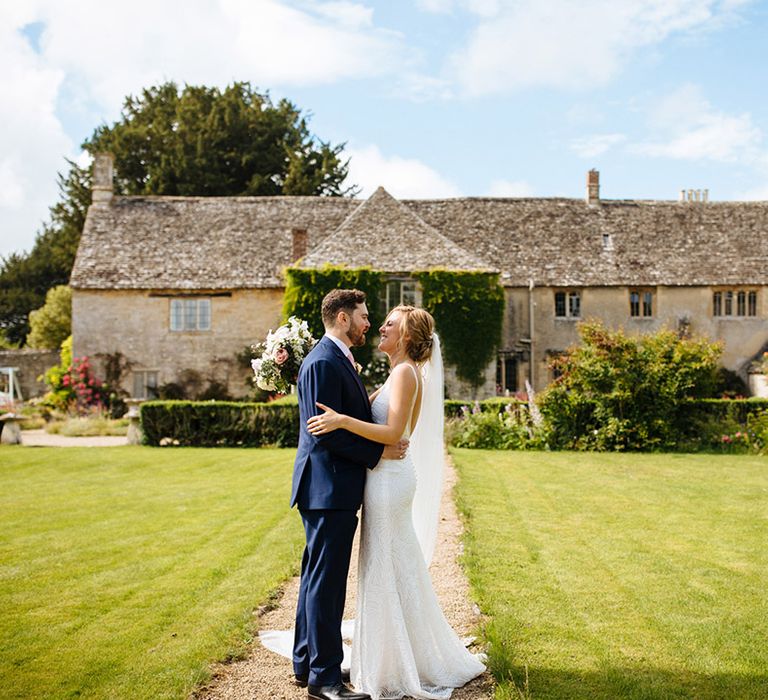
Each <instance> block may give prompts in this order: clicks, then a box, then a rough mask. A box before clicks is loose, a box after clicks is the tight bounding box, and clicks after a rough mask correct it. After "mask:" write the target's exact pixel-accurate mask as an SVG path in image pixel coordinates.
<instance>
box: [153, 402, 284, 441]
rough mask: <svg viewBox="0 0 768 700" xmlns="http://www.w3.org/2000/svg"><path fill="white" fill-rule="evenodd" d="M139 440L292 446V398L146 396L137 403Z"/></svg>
mask: <svg viewBox="0 0 768 700" xmlns="http://www.w3.org/2000/svg"><path fill="white" fill-rule="evenodd" d="M140 414H141V427H142V430H143V433H144V443H145V444H147V445H153V446H156V447H157V446H164V445H179V446H184V447H217V446H222V447H262V446H265V445H273V446H278V447H296V446H297V445H298V438H299V407H298V404H297V403H293V402H284V403H241V402H230V401H204V402H196V401H148V402H147V403H144V404H142V405H141V407H140Z"/></svg>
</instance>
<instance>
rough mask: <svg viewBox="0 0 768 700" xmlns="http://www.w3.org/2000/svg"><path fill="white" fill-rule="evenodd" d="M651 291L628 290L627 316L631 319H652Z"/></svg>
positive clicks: (652, 302) (652, 295)
mask: <svg viewBox="0 0 768 700" xmlns="http://www.w3.org/2000/svg"><path fill="white" fill-rule="evenodd" d="M653 297H654V293H653V290H652V289H630V290H629V315H630V316H632V318H652V317H653V307H654V299H653Z"/></svg>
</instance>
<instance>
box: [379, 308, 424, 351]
mask: <svg viewBox="0 0 768 700" xmlns="http://www.w3.org/2000/svg"><path fill="white" fill-rule="evenodd" d="M395 311H399V312H400V337H399V338H398V340H397V349H398V350H400V349H403V348H404V349H405V354H406V355H408V357H410V358H411V359H412V360H413V361H414V362H416V363H417V364H422V363H424V362H426V361H427V360H429V358H430V357H431V356H432V345H433V342H434V341H433V340H432V334H433V333H434V332H435V319H434V318H432V314H430V313H429V311H426V310H425V309H419V308H416V307H415V306H405V305H400V306H396V307H395V308H394V309H392V311H390V312H389V314H387V317H389V316H391V315H392V314H393V313H394V312H395Z"/></svg>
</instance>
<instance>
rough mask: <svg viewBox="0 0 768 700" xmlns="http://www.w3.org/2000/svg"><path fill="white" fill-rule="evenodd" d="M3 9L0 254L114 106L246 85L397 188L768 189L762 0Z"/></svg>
mask: <svg viewBox="0 0 768 700" xmlns="http://www.w3.org/2000/svg"><path fill="white" fill-rule="evenodd" d="M183 6H184V8H185V9H184V13H183V14H178V11H179V10H178V8H179V7H180V5H179V4H177V3H158V2H157V1H156V0H154V1H152V2H151V1H150V0H134V2H131V3H126V2H124V1H123V2H120V3H118V2H113V1H111V0H68V2H66V3H62V2H60V0H25V2H23V3H22V2H15V1H14V0H0V60H1V61H2V65H3V66H4V67H6V68H4V70H3V71H2V72H0V89H1V90H2V94H3V96H4V99H3V100H2V103H0V255H7V254H8V253H10V252H12V251H14V250H25V249H28V248H29V247H30V246H31V244H32V242H33V240H34V236H35V233H36V231H37V230H38V229H39V227H40V225H41V223H42V222H43V221H44V220H45V219H46V218H47V210H48V207H49V206H50V205H51V204H53V203H54V202H55V201H56V197H57V192H56V173H57V171H61V170H64V169H65V167H66V165H65V161H64V158H71V159H75V160H80V161H81V162H83V154H82V153H81V151H80V148H79V144H80V143H81V142H82V141H83V139H85V138H86V137H88V136H89V135H90V134H91V132H92V131H93V129H94V128H95V127H96V126H98V125H99V124H100V123H103V122H107V123H110V122H112V121H114V120H115V119H117V118H118V116H119V113H120V107H121V104H122V101H123V98H124V97H125V95H127V94H135V93H137V92H138V91H139V90H140V89H141V88H142V87H145V86H149V85H153V84H157V83H158V82H161V81H163V80H168V79H172V80H175V81H177V82H178V83H180V84H183V83H185V82H188V83H195V84H207V85H220V86H224V85H226V84H227V83H229V82H231V81H233V80H249V81H251V83H252V84H253V85H254V86H256V87H257V88H258V89H260V90H269V92H270V94H271V95H272V96H273V98H280V97H287V98H289V99H291V100H292V101H293V102H295V103H296V104H297V105H298V106H299V107H300V108H302V109H303V110H305V111H307V112H311V114H312V119H311V122H310V127H311V129H312V130H313V131H314V132H315V133H316V134H318V135H319V136H320V137H321V138H323V139H326V140H330V141H332V142H334V143H336V142H342V141H343V142H346V143H347V154H348V156H349V157H350V158H351V180H352V181H354V182H356V183H357V184H359V185H360V186H362V187H363V194H366V193H370V192H372V191H373V190H374V189H375V188H376V186H378V185H379V184H382V185H384V186H385V187H386V188H387V189H388V190H389V191H390V192H392V194H394V195H395V196H400V197H452V196H542V197H548V196H563V197H581V196H583V194H584V190H585V173H586V171H587V170H588V169H589V168H591V167H595V168H597V169H599V170H600V172H601V186H602V187H601V194H602V196H604V197H606V198H611V199H614V198H615V199H633V198H638V199H676V198H677V197H678V195H679V191H680V189H681V188H694V189H704V188H707V189H709V191H710V197H711V198H712V199H716V200H728V199H768V141H766V130H767V129H768V97H767V96H766V95H767V93H766V83H767V82H768V80H767V79H766V67H767V66H768V61H766V59H767V58H768V41H767V40H766V39H768V3H765V2H750V1H747V0H696V1H693V0H583V1H579V2H576V1H567V0H536V1H533V0H414V1H413V2H398V1H392V2H365V1H363V0H359V1H357V0H188V1H187V2H186V3H184V5H183Z"/></svg>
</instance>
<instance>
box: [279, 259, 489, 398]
mask: <svg viewBox="0 0 768 700" xmlns="http://www.w3.org/2000/svg"><path fill="white" fill-rule="evenodd" d="M412 274H413V277H414V279H416V280H417V281H418V282H419V284H420V286H421V290H422V303H423V306H424V308H425V309H427V311H429V312H430V313H431V314H432V315H433V316H434V317H435V324H436V326H437V330H438V332H439V333H440V337H441V339H442V344H443V352H444V355H445V361H446V362H447V363H449V364H451V365H453V366H454V367H455V368H456V374H457V376H458V377H459V378H461V379H463V380H465V381H467V382H469V383H470V384H472V385H474V386H479V385H480V384H482V383H483V373H484V371H485V368H486V367H487V366H488V364H489V363H490V362H491V361H493V359H494V357H495V356H496V350H497V349H498V347H499V343H500V342H501V326H502V320H503V315H504V290H503V289H502V287H501V285H500V284H499V276H498V275H497V274H489V273H485V272H461V271H457V270H426V271H418V272H414V273H412ZM285 275H286V287H285V298H284V302H283V315H284V317H285V318H286V319H287V318H288V317H289V316H298V317H299V318H301V319H304V320H305V321H307V323H308V324H309V328H310V330H311V331H312V335H314V336H315V337H316V338H319V337H320V336H322V335H323V333H324V332H325V331H324V328H323V322H322V319H321V318H320V307H321V305H322V301H323V297H324V296H325V295H326V294H327V293H328V292H330V291H331V290H332V289H336V288H337V287H341V288H346V289H360V290H362V291H364V292H365V293H366V295H367V296H368V311H369V313H370V320H371V331H369V333H368V340H367V344H366V346H365V347H364V348H359V349H356V350H355V356H356V358H357V360H358V362H360V363H361V364H362V365H368V363H369V362H370V361H371V358H372V356H373V348H374V347H375V343H376V342H377V340H378V333H377V329H378V327H379V325H380V324H381V322H382V320H383V319H382V318H381V311H380V307H379V298H380V295H381V292H382V289H383V285H384V284H385V282H386V279H387V273H384V272H381V271H377V270H372V269H370V268H355V269H351V268H345V267H332V266H330V265H328V266H325V267H322V268H320V269H316V270H304V269H300V268H288V269H287V270H286V273H285Z"/></svg>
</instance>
